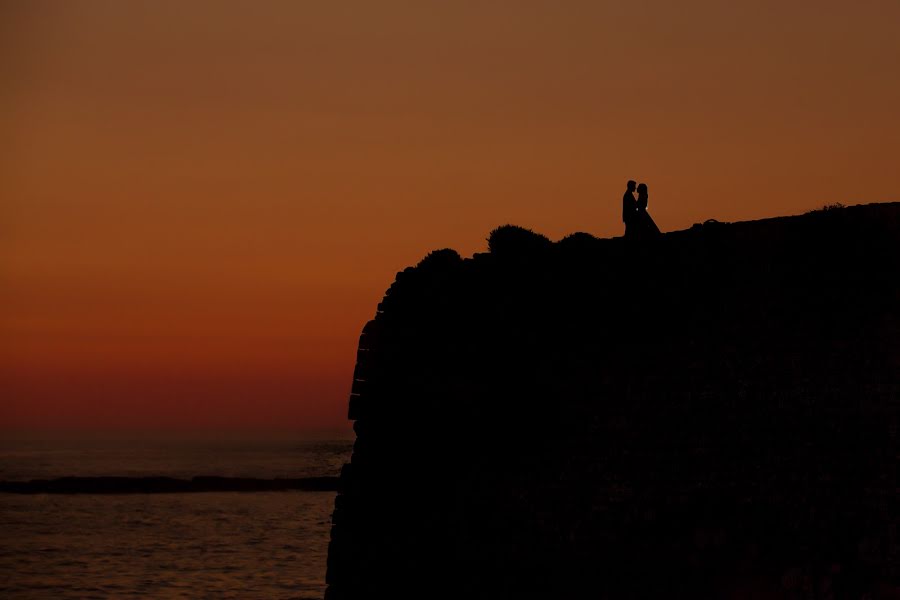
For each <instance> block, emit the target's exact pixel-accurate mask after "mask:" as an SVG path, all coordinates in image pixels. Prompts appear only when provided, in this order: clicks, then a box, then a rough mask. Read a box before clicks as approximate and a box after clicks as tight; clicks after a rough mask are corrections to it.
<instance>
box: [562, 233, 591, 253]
mask: <svg viewBox="0 0 900 600" xmlns="http://www.w3.org/2000/svg"><path fill="white" fill-rule="evenodd" d="M596 243H597V238H595V237H594V236H592V235H591V234H589V233H584V232H582V231H577V232H575V233H570V234H569V235H567V236H566V237H564V238H563V239H561V240H559V246H560V247H561V248H563V249H566V250H580V249H585V248H590V247H591V246H592V245H594V244H596Z"/></svg>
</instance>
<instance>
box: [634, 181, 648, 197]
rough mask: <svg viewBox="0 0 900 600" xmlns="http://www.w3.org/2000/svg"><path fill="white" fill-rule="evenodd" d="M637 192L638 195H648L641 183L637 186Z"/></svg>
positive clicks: (645, 186) (645, 185) (644, 184)
mask: <svg viewBox="0 0 900 600" xmlns="http://www.w3.org/2000/svg"><path fill="white" fill-rule="evenodd" d="M637 192H638V194H648V195H649V193H648V192H647V184H646V183H642V184H640V185H639V186H637Z"/></svg>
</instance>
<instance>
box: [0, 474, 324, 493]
mask: <svg viewBox="0 0 900 600" xmlns="http://www.w3.org/2000/svg"><path fill="white" fill-rule="evenodd" d="M337 488H338V477H301V478H296V479H282V478H275V479H255V478H252V477H208V476H198V477H193V478H191V479H176V478H174V477H60V478H57V479H32V480H31V481H0V493H7V494H184V493H200V492H286V491H306V492H335V491H337Z"/></svg>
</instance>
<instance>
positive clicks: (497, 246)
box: [488, 225, 553, 256]
mask: <svg viewBox="0 0 900 600" xmlns="http://www.w3.org/2000/svg"><path fill="white" fill-rule="evenodd" d="M552 244H553V242H551V241H550V240H549V239H548V238H547V237H545V236H543V235H541V234H539V233H535V232H533V231H532V230H530V229H525V228H524V227H518V226H516V225H503V226H501V227H498V228H497V229H495V230H493V231H492V232H491V235H490V237H488V250H490V251H491V254H497V255H501V256H513V255H517V254H519V255H521V254H535V253H537V252H541V251H543V250H546V249H547V248H549V247H550V246H551V245H552Z"/></svg>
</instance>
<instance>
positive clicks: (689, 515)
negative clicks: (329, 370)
mask: <svg viewBox="0 0 900 600" xmlns="http://www.w3.org/2000/svg"><path fill="white" fill-rule="evenodd" d="M517 240H518V241H517ZM898 260H900V205H898V204H882V205H869V206H859V207H850V208H845V209H839V210H828V211H822V212H816V213H812V214H808V215H803V216H799V217H791V218H779V219H769V220H764V221H756V222H747V223H734V224H720V223H708V224H705V225H703V226H696V227H695V228H693V229H691V230H687V231H682V232H675V233H670V234H666V235H664V236H663V237H662V238H660V239H659V240H656V241H650V242H644V243H640V244H634V243H630V242H629V241H626V240H623V239H610V240H599V239H594V238H593V237H591V236H589V235H585V234H577V235H573V236H570V237H568V238H566V239H564V240H562V241H560V242H557V243H555V244H553V243H549V242H546V241H544V240H540V239H536V238H530V237H529V235H528V233H527V232H521V231H519V232H512V234H511V235H504V236H497V237H496V238H495V239H494V240H493V241H492V245H491V252H490V253H489V254H479V255H476V256H474V257H473V258H471V259H465V260H462V259H460V258H459V256H458V255H456V253H454V252H452V251H441V252H437V253H433V254H432V255H430V256H429V257H428V258H427V259H425V260H424V261H423V262H422V263H421V264H420V265H418V266H417V267H415V268H409V269H406V270H405V271H403V272H401V273H398V275H397V280H396V281H395V282H394V284H393V285H392V286H391V287H390V289H389V290H388V292H387V294H386V296H385V298H384V301H383V302H382V303H381V304H380V305H379V307H378V311H377V315H376V317H375V319H374V320H373V321H371V322H369V323H368V324H367V325H366V326H365V328H364V330H363V335H362V337H361V338H360V344H359V353H358V359H357V366H356V373H355V376H354V379H355V381H354V383H353V393H352V395H351V398H350V418H351V419H354V420H355V421H356V423H355V425H354V429H355V431H356V434H357V439H356V443H355V446H354V451H353V455H352V460H351V463H350V464H348V465H347V466H346V467H345V468H344V471H343V473H342V475H341V493H340V494H339V495H338V496H337V498H336V501H335V512H334V520H333V529H332V541H331V546H330V550H329V567H328V577H327V579H328V583H329V588H328V593H327V598H328V599H329V600H362V599H366V600H370V599H372V598H400V599H403V598H430V599H444V598H446V599H449V598H454V599H460V598H463V599H466V598H484V599H492V600H497V599H503V598H515V599H522V598H541V599H555V598H627V597H632V598H633V597H638V598H854V599H857V598H863V597H869V598H888V597H898V595H900V537H898V536H900V531H898V525H900V500H898V477H897V471H898V453H900V447H898V421H900V420H898V415H900V376H898V373H900V315H898V307H900V270H898V264H900V263H898Z"/></svg>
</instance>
